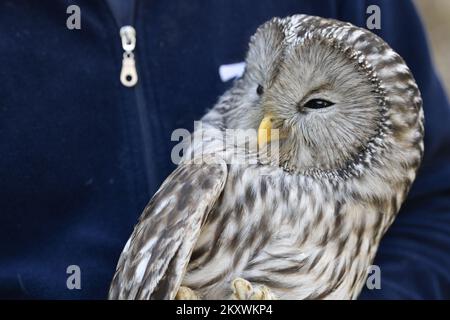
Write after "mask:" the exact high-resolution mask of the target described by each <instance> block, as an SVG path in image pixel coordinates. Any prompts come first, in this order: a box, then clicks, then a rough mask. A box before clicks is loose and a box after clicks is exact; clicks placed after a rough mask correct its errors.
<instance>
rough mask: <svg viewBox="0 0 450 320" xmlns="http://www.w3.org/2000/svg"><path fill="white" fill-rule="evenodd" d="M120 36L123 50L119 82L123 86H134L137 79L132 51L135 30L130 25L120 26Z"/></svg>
mask: <svg viewBox="0 0 450 320" xmlns="http://www.w3.org/2000/svg"><path fill="white" fill-rule="evenodd" d="M120 38H121V39H122V48H123V50H124V51H125V52H124V53H123V59H122V70H121V71H120V82H122V84H123V85H124V86H125V87H134V86H135V85H136V83H137V81H138V75H137V71H136V60H135V59H134V53H133V51H134V49H135V48H136V30H135V29H134V28H133V27H132V26H123V27H122V28H120Z"/></svg>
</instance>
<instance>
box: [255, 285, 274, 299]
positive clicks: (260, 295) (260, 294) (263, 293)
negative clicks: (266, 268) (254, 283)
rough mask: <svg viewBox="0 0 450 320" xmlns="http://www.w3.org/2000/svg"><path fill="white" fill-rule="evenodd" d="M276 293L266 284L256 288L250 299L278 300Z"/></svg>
mask: <svg viewBox="0 0 450 320" xmlns="http://www.w3.org/2000/svg"><path fill="white" fill-rule="evenodd" d="M276 299H277V298H276V297H275V295H274V294H273V293H272V291H270V289H269V288H267V287H266V286H260V287H258V288H256V289H255V290H254V293H253V295H252V296H251V297H250V300H276Z"/></svg>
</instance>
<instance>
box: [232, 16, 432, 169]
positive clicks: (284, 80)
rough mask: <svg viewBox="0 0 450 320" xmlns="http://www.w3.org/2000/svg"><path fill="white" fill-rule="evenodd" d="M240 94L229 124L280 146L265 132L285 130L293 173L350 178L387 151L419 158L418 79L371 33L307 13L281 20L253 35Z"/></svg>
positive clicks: (286, 161) (285, 157)
mask: <svg viewBox="0 0 450 320" xmlns="http://www.w3.org/2000/svg"><path fill="white" fill-rule="evenodd" d="M234 92H236V94H239V95H240V99H236V100H239V101H240V104H239V107H237V108H236V109H234V111H233V112H232V113H231V114H230V115H229V116H228V117H227V127H229V128H255V129H259V130H260V131H262V129H266V130H267V131H264V135H260V136H259V144H267V143H273V140H272V137H271V136H270V135H269V136H266V135H265V134H266V132H269V133H270V130H273V129H278V132H279V135H278V140H277V142H278V143H279V150H280V154H279V160H280V164H281V165H282V166H283V167H284V168H285V169H286V170H288V171H293V172H301V173H305V174H313V175H327V176H351V175H354V174H358V173H360V172H361V171H363V170H364V168H366V167H368V166H370V165H371V164H373V163H378V164H379V165H382V164H381V162H382V161H383V159H384V158H386V157H388V158H389V157H394V159H395V160H398V161H400V162H405V161H406V162H408V163H409V162H411V161H413V160H414V161H416V162H420V157H421V155H422V151H423V146H421V143H422V137H423V126H422V118H421V117H422V115H421V114H422V113H421V112H422V111H421V103H422V102H421V98H420V93H419V90H418V88H417V85H416V83H415V81H414V78H413V77H412V75H411V73H410V71H409V69H408V68H407V67H406V65H405V63H404V61H403V60H402V58H401V57H400V56H399V55H398V54H396V53H395V52H394V51H393V50H392V49H391V48H390V47H389V46H388V45H387V44H386V43H385V42H384V41H383V40H381V39H380V38H379V37H377V36H376V35H374V34H372V33H371V32H369V31H367V30H364V29H361V28H357V27H355V26H353V25H351V24H348V23H343V22H339V21H336V20H329V19H323V18H318V17H311V16H303V15H298V16H293V17H288V18H284V19H279V18H275V19H272V20H271V21H269V22H267V23H265V24H264V25H262V26H261V27H260V28H259V29H258V30H257V32H256V34H255V35H254V36H253V37H252V38H251V41H250V47H249V51H248V54H247V59H246V71H245V73H244V75H243V77H242V78H241V79H239V80H237V81H236V83H235V88H234ZM264 137H265V138H264ZM410 148H413V149H414V148H415V149H417V152H416V153H417V154H414V155H413V156H412V158H413V159H410V158H409V155H408V156H407V154H408V152H409V150H408V149H410ZM405 150H407V151H408V152H405ZM383 157H384V158H383ZM391 160H392V159H391ZM417 165H418V163H417Z"/></svg>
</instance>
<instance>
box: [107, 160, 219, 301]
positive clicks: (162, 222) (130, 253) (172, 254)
mask: <svg viewBox="0 0 450 320" xmlns="http://www.w3.org/2000/svg"><path fill="white" fill-rule="evenodd" d="M226 177H227V168H226V164H225V163H224V162H223V161H222V162H220V160H217V161H215V163H214V164H205V163H202V164H194V163H185V164H183V165H181V166H179V167H178V168H177V169H176V170H175V171H174V172H173V173H172V174H171V175H170V176H169V177H168V178H167V179H166V181H165V182H164V183H163V185H162V186H161V188H160V189H159V190H158V192H157V193H156V194H155V195H154V197H153V198H152V199H151V200H150V202H149V204H148V205H147V207H146V208H145V209H144V212H143V214H142V216H141V218H140V221H139V223H138V224H137V226H136V228H135V229H134V231H133V234H132V235H131V237H130V240H129V241H128V242H127V244H126V245H125V248H124V250H123V253H122V255H121V257H120V260H119V263H118V266H117V271H116V274H115V275H114V279H113V281H112V284H111V288H110V292H109V298H110V299H173V298H174V296H175V295H176V293H177V290H178V288H179V286H180V284H181V281H182V279H183V276H184V273H185V270H186V267H187V264H188V262H189V259H190V256H191V254H192V250H193V249H194V246H195V243H196V241H197V238H198V236H199V234H200V230H201V227H202V225H203V223H204V222H205V220H206V218H207V216H208V213H209V211H210V210H211V208H213V206H214V204H215V203H216V201H217V199H218V197H219V196H220V194H221V192H222V189H223V187H224V184H225V181H226Z"/></svg>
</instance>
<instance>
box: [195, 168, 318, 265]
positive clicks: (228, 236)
mask: <svg viewBox="0 0 450 320" xmlns="http://www.w3.org/2000/svg"><path fill="white" fill-rule="evenodd" d="M280 171H281V172H280ZM280 171H278V170H275V171H271V170H270V168H260V167H246V168H242V167H230V170H229V174H228V178H227V183H226V186H225V189H224V191H223V193H222V195H221V197H220V198H219V200H218V203H217V204H216V206H215V208H214V209H213V210H212V212H210V214H209V216H208V218H207V221H206V223H205V225H204V227H203V228H202V232H201V234H200V237H199V240H198V242H197V245H196V249H195V250H194V254H193V256H194V260H195V259H197V261H194V263H200V261H202V262H201V263H207V262H209V261H213V260H215V259H216V260H223V261H232V263H233V264H234V265H235V266H236V267H237V269H240V268H245V265H246V263H248V262H250V261H251V259H252V257H253V258H254V257H256V256H257V255H258V253H259V252H260V251H261V250H263V249H267V248H268V246H273V245H275V246H287V247H294V246H297V245H296V243H300V242H301V241H302V237H303V236H304V234H305V228H307V227H310V225H311V223H314V220H315V219H317V218H318V217H319V216H320V215H319V214H318V212H319V211H321V210H323V209H324V208H326V204H325V202H322V203H319V202H318V201H317V200H319V201H325V200H324V199H322V198H323V197H322V196H320V195H317V194H316V195H314V190H313V189H311V190H310V191H305V188H304V186H302V185H301V184H300V182H299V181H298V180H294V178H293V177H286V176H285V174H284V173H283V172H282V170H280ZM321 226H322V224H321V223H320V222H319V223H318V224H317V226H316V232H320V228H321ZM206 253H207V254H206ZM217 265H220V263H218V264H217Z"/></svg>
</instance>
